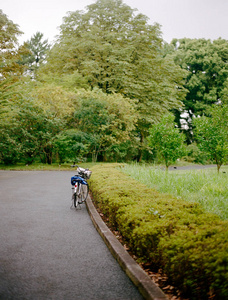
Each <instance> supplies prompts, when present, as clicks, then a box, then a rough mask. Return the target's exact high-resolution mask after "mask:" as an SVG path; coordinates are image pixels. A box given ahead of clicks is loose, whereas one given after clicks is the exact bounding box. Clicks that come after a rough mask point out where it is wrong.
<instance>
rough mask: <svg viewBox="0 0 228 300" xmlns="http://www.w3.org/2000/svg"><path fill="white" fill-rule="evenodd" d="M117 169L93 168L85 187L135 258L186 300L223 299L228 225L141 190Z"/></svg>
mask: <svg viewBox="0 0 228 300" xmlns="http://www.w3.org/2000/svg"><path fill="white" fill-rule="evenodd" d="M117 166H119V165H117V164H103V165H96V166H94V167H92V171H93V174H92V176H91V179H90V188H91V191H92V194H93V199H94V201H95V202H96V204H97V205H98V206H99V207H100V209H101V210H102V212H103V213H104V214H105V215H106V216H108V217H109V221H110V224H111V225H112V226H113V227H114V228H115V229H116V230H118V231H120V233H121V235H122V236H123V238H124V239H125V241H127V243H128V245H129V246H130V248H131V250H132V251H133V252H134V253H135V255H136V256H137V257H139V258H140V260H141V261H143V262H148V263H151V264H152V265H154V266H157V267H159V268H162V269H163V271H164V272H165V273H166V274H167V275H168V277H169V279H170V281H171V283H172V284H174V285H176V286H178V288H179V289H180V290H181V291H182V293H183V295H188V297H189V296H191V299H223V300H224V299H228V222H227V221H222V220H220V219H219V217H217V216H216V215H213V214H209V213H206V212H205V211H204V210H203V209H202V208H201V207H200V205H199V204H196V203H189V202H186V201H183V200H181V199H177V198H175V197H172V196H169V195H164V194H160V193H158V192H157V191H155V190H153V189H151V188H148V187H146V186H145V185H143V184H142V183H139V182H138V181H136V180H134V179H131V178H130V177H129V176H128V175H126V174H124V173H122V172H121V170H120V168H117Z"/></svg>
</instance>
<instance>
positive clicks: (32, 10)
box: [0, 0, 228, 42]
mask: <svg viewBox="0 0 228 300" xmlns="http://www.w3.org/2000/svg"><path fill="white" fill-rule="evenodd" d="M94 2H96V0H39V1H34V0H1V3H0V9H2V10H3V13H4V14H6V15H7V16H8V18H9V19H10V20H12V21H13V22H14V23H16V24H18V25H19V27H20V30H21V31H23V32H24V34H23V35H22V37H21V38H20V42H22V41H26V40H28V39H30V38H31V36H32V35H33V34H35V33H36V32H37V31H39V32H41V33H43V34H44V37H45V38H46V39H47V38H48V40H49V42H52V41H53V40H54V37H55V36H56V35H58V33H59V30H58V26H60V25H61V24H62V18H63V17H64V16H66V13H67V12H68V11H76V10H84V9H85V7H86V6H87V5H89V4H92V3H94ZM123 2H124V3H126V4H127V5H129V6H130V7H131V8H137V9H138V11H139V12H140V13H143V14H144V15H146V16H147V17H149V23H150V24H154V23H155V22H157V23H159V24H160V25H161V26H162V27H161V30H162V33H163V39H164V40H165V41H167V42H170V41H171V40H172V39H173V38H184V37H187V38H206V39H211V40H214V39H218V38H219V37H221V38H223V39H226V40H228V0H124V1H123Z"/></svg>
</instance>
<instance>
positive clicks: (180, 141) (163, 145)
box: [148, 114, 185, 170]
mask: <svg viewBox="0 0 228 300" xmlns="http://www.w3.org/2000/svg"><path fill="white" fill-rule="evenodd" d="M149 132H150V135H149V137H148V141H149V146H151V147H152V148H154V149H155V150H156V151H157V152H158V153H159V154H160V155H161V156H162V158H163V159H164V161H165V165H166V169H167V170H168V167H169V166H170V165H171V164H172V163H174V162H175V161H176V160H177V159H178V158H181V157H182V156H183V155H184V150H185V148H184V139H185V138H184V135H183V134H181V133H180V131H179V129H178V128H175V123H174V116H173V115H171V114H169V115H166V116H163V118H162V120H161V122H160V123H158V124H155V125H153V126H152V127H151V128H150V130H149Z"/></svg>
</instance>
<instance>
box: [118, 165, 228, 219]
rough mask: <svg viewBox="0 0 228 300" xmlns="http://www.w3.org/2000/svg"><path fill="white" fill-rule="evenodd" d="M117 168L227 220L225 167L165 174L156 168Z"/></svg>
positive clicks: (227, 193) (226, 178)
mask: <svg viewBox="0 0 228 300" xmlns="http://www.w3.org/2000/svg"><path fill="white" fill-rule="evenodd" d="M121 170H122V171H123V172H125V173H126V174H128V175H130V176H131V177H132V178H134V179H136V180H138V181H140V182H142V183H144V184H145V185H147V186H148V187H152V188H155V189H156V190H158V191H159V192H161V193H168V194H170V195H173V196H175V197H177V198H182V199H184V200H187V201H189V202H197V203H200V204H201V205H202V206H203V208H204V209H205V210H207V211H208V212H212V213H215V214H217V215H218V216H219V217H221V218H222V219H228V188H227V186H228V166H223V167H222V168H221V172H220V173H219V174H218V173H217V169H216V167H215V168H209V169H202V170H182V171H181V170H180V171H178V170H176V171H169V172H168V173H167V172H164V171H163V170H161V169H159V168H156V167H150V166H145V165H144V166H143V165H137V164H134V165H133V164H131V165H129V164H128V165H125V166H124V167H123V168H122V169H121ZM224 172H225V173H224Z"/></svg>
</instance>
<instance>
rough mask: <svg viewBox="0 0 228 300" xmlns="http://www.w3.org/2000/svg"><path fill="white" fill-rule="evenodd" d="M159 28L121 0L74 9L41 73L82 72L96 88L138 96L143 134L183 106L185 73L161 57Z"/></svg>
mask: <svg viewBox="0 0 228 300" xmlns="http://www.w3.org/2000/svg"><path fill="white" fill-rule="evenodd" d="M161 48H162V39H161V31H160V26H159V25H158V24H154V25H149V24H148V18H147V17H146V16H145V15H143V14H136V10H134V9H132V8H130V7H129V6H128V5H126V4H124V3H123V2H122V1H121V0H108V1H106V0H98V1H97V2H96V3H94V4H92V5H89V6H88V7H87V10H86V12H84V11H76V12H70V13H68V15H67V16H66V17H65V18H64V22H63V24H62V25H61V26H60V36H59V39H58V42H57V43H56V44H55V45H54V47H53V48H52V50H51V52H50V54H49V56H48V59H47V61H48V62H47V64H46V65H45V67H44V68H43V69H41V71H40V73H41V74H42V71H43V72H45V73H49V74H50V76H52V75H51V74H55V73H59V74H60V73H67V74H68V73H73V72H75V71H76V72H78V74H80V75H81V76H82V77H83V78H84V79H86V81H87V83H88V85H89V86H90V88H91V89H93V88H95V87H98V88H100V89H101V90H102V91H103V92H105V93H108V94H110V93H113V92H114V93H120V94H122V95H123V96H125V97H128V98H130V99H137V100H138V105H137V111H138V112H139V114H138V123H137V128H138V131H139V132H140V134H141V136H144V135H148V126H150V125H151V124H152V123H153V122H154V121H156V120H159V119H160V117H161V115H162V114H163V113H164V112H167V111H168V110H170V109H172V108H176V109H179V108H180V107H181V100H182V99H183V97H184V89H183V83H184V81H183V76H184V72H183V71H182V70H181V68H179V67H178V66H176V65H175V64H174V63H173V61H172V60H170V59H164V58H163V57H162V55H161Z"/></svg>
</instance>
